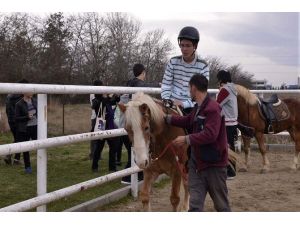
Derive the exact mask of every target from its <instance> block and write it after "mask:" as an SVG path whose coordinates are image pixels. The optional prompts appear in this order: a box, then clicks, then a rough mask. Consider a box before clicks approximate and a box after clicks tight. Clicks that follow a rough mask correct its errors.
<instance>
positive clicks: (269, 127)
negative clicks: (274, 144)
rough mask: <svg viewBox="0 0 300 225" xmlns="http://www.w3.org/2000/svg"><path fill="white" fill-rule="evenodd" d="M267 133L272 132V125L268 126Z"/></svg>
mask: <svg viewBox="0 0 300 225" xmlns="http://www.w3.org/2000/svg"><path fill="white" fill-rule="evenodd" d="M268 134H274V129H273V126H272V125H269V126H268Z"/></svg>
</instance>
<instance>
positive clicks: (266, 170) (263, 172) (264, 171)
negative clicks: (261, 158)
mask: <svg viewBox="0 0 300 225" xmlns="http://www.w3.org/2000/svg"><path fill="white" fill-rule="evenodd" d="M268 172H269V169H265V168H264V169H261V170H260V173H261V174H265V173H268Z"/></svg>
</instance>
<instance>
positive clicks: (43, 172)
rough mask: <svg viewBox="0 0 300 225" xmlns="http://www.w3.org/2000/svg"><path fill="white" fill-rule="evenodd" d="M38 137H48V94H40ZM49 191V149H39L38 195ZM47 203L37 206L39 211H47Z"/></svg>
mask: <svg viewBox="0 0 300 225" xmlns="http://www.w3.org/2000/svg"><path fill="white" fill-rule="evenodd" d="M38 139H39V140H40V139H47V95H46V94H38ZM45 193H47V151H46V149H38V150H37V195H38V196H40V195H43V194H45ZM46 210H47V208H46V205H41V206H39V207H37V208H36V211H37V212H46Z"/></svg>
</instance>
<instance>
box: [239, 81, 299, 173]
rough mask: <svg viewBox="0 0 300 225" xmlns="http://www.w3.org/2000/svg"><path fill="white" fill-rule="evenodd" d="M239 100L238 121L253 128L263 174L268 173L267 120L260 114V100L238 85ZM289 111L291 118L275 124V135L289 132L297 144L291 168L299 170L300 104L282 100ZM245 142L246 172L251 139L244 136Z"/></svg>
mask: <svg viewBox="0 0 300 225" xmlns="http://www.w3.org/2000/svg"><path fill="white" fill-rule="evenodd" d="M236 90H237V100H238V111H239V113H238V114H239V115H238V121H239V122H240V123H242V124H244V125H246V126H249V127H253V128H254V130H255V138H256V140H257V142H258V145H259V150H260V152H261V155H262V157H263V167H262V169H261V172H262V173H264V172H267V171H268V170H269V169H270V163H269V160H268V157H267V151H266V147H265V140H264V131H265V128H266V124H265V120H264V118H263V117H262V116H261V113H260V112H259V99H258V98H257V96H256V95H254V94H253V93H251V92H250V91H249V90H248V89H246V88H245V87H243V86H240V85H236ZM282 101H283V102H284V103H285V104H286V106H287V107H288V109H289V112H290V117H289V118H288V119H286V120H283V121H278V122H273V129H274V133H279V132H282V131H284V130H287V131H288V132H289V133H290V136H291V138H292V139H293V141H294V142H295V155H294V160H293V163H292V166H291V168H292V169H293V170H297V166H298V165H299V164H298V158H299V155H300V113H299V112H300V102H299V101H298V100H296V99H293V98H287V99H284V100H282ZM242 138H243V142H244V151H245V161H246V168H245V169H246V171H247V169H248V163H249V155H250V138H247V137H245V136H242Z"/></svg>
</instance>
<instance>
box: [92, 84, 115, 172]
mask: <svg viewBox="0 0 300 225" xmlns="http://www.w3.org/2000/svg"><path fill="white" fill-rule="evenodd" d="M94 84H98V85H96V86H101V85H102V82H101V81H100V80H98V81H95V82H94ZM118 101H119V97H118V96H116V95H107V94H95V97H94V98H93V99H92V104H91V107H92V109H93V110H95V115H96V116H97V115H98V112H99V110H100V113H103V114H104V115H103V116H104V118H105V120H106V125H105V130H111V129H115V128H116V127H115V125H114V110H113V108H112V106H113V105H116V103H117V102H118ZM104 112H105V113H104ZM99 116H101V115H99ZM95 123H96V117H95V120H94V121H92V131H93V130H94V126H95ZM105 141H107V143H108V147H109V160H108V169H109V171H111V172H115V171H117V168H116V149H117V143H118V137H113V138H105V139H99V140H95V141H93V142H92V154H93V160H92V171H93V172H98V170H99V166H98V161H99V159H100V155H101V152H102V150H103V148H104V144H105Z"/></svg>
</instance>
